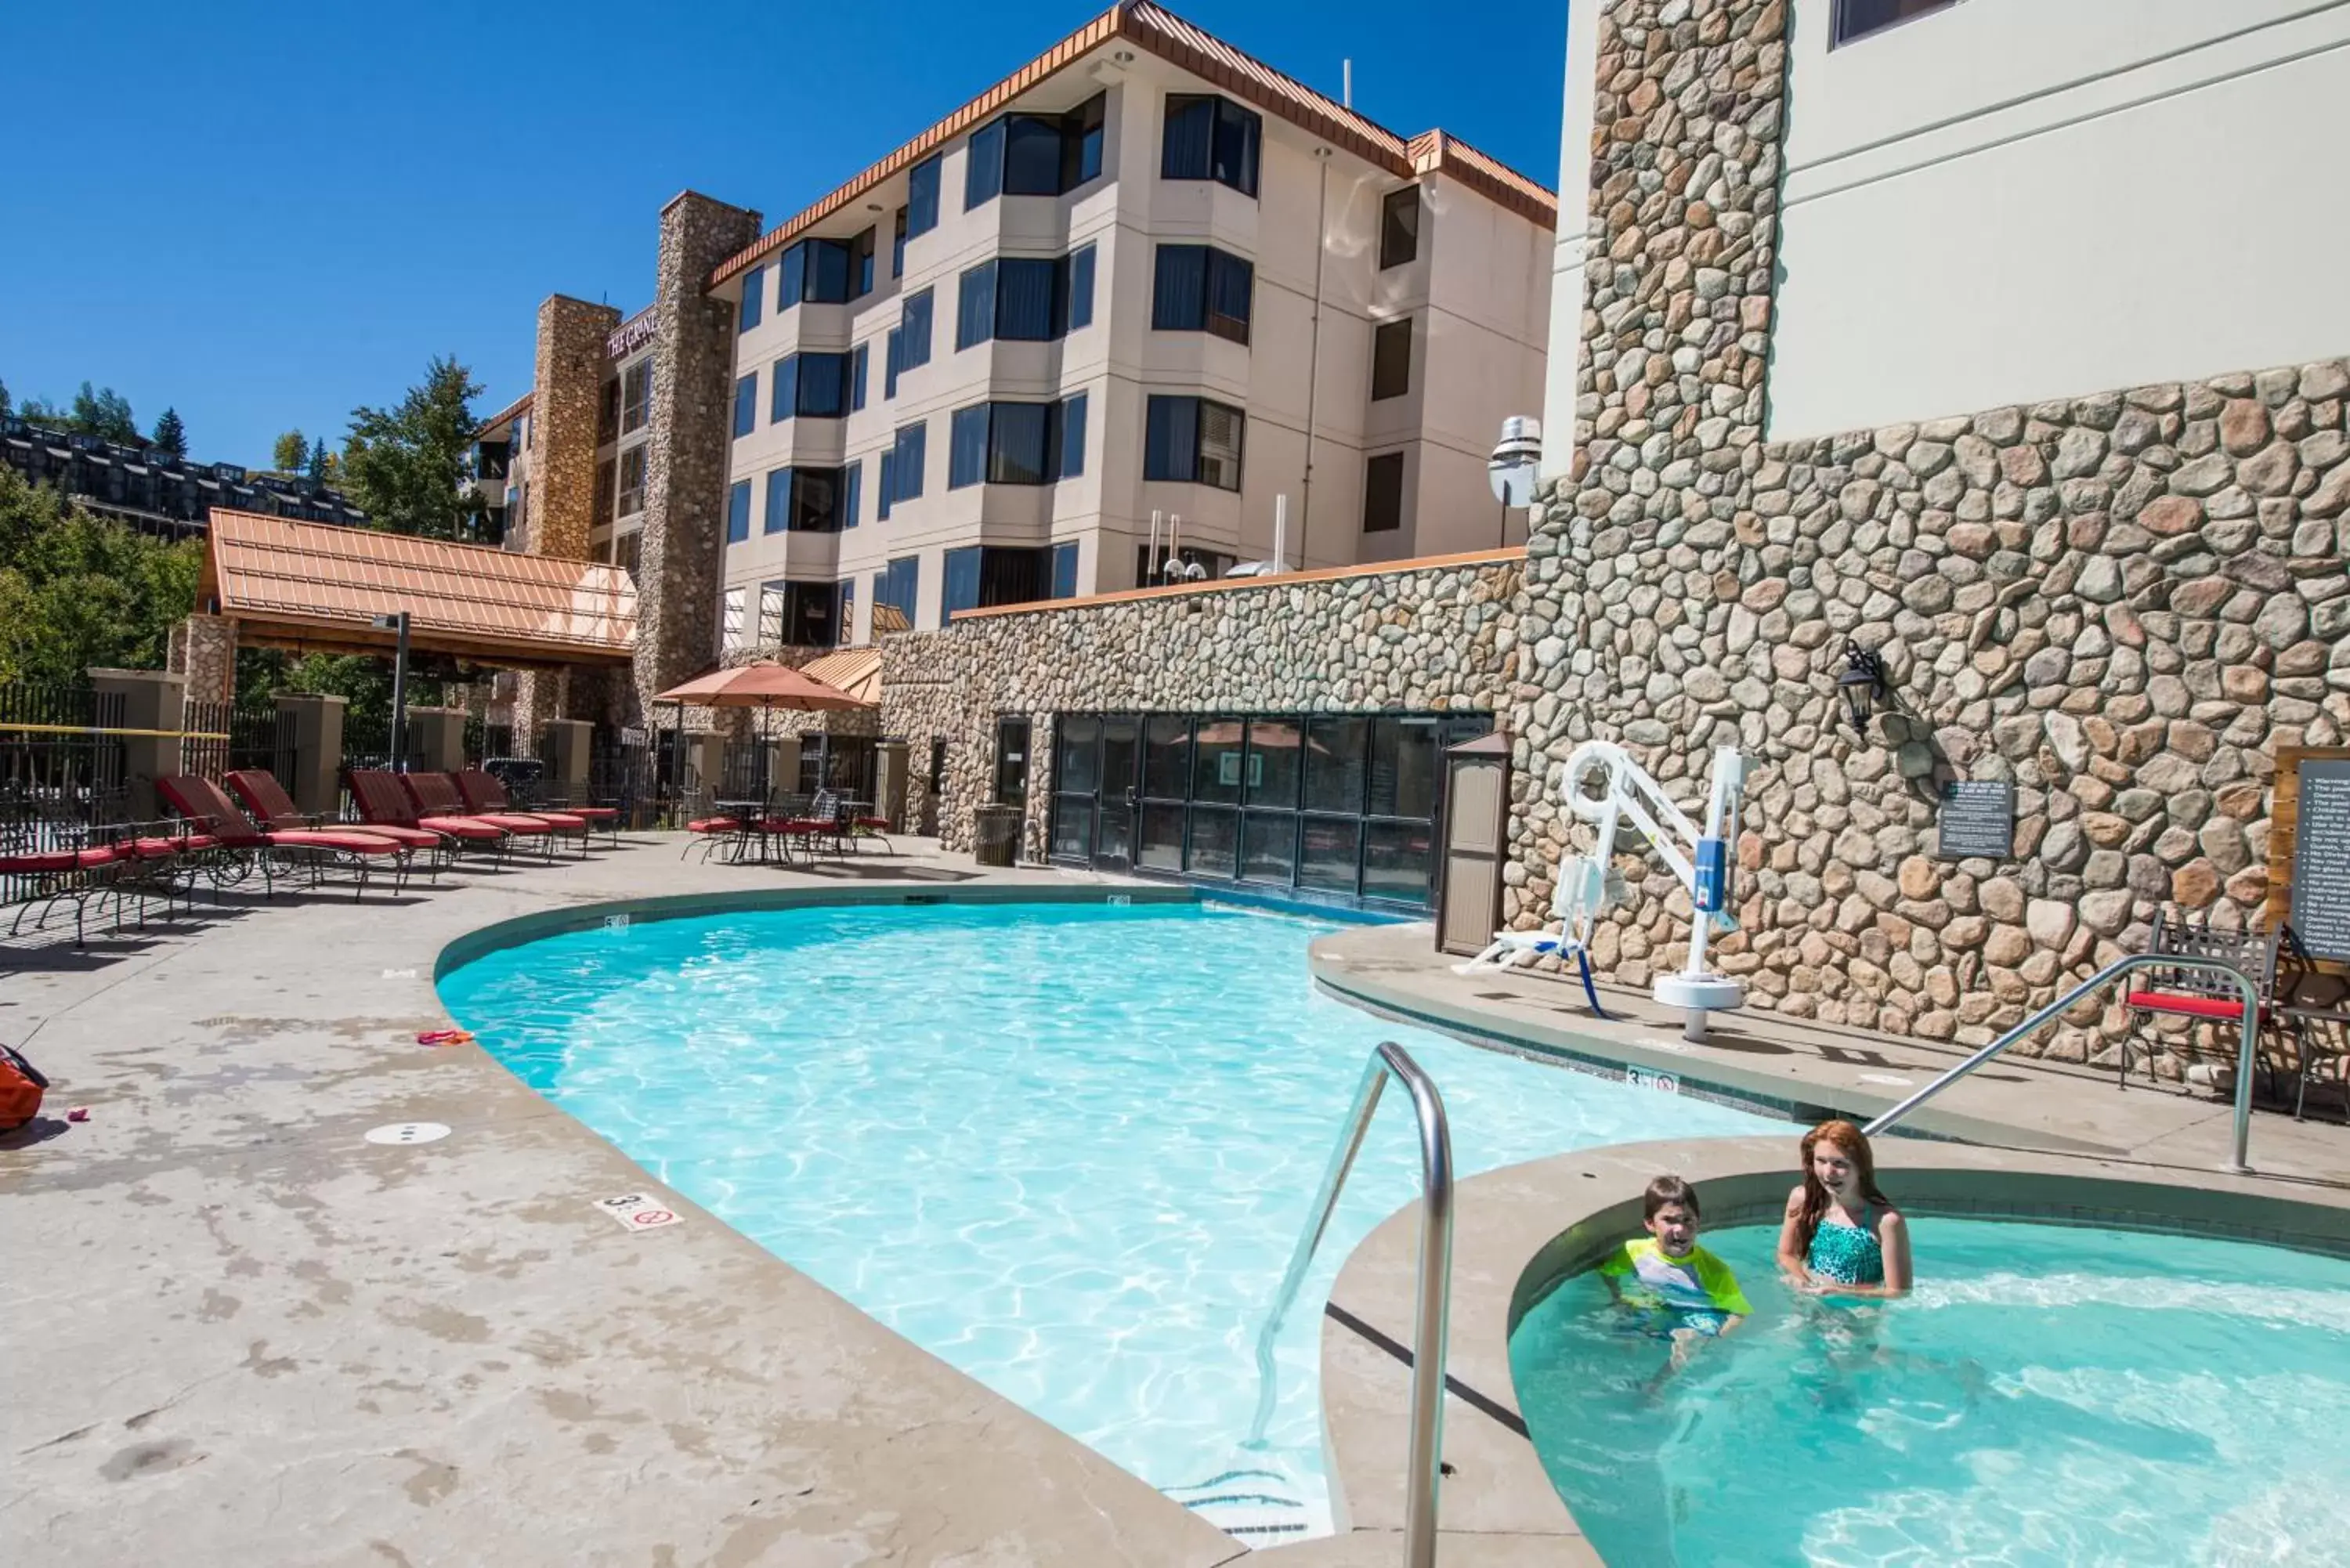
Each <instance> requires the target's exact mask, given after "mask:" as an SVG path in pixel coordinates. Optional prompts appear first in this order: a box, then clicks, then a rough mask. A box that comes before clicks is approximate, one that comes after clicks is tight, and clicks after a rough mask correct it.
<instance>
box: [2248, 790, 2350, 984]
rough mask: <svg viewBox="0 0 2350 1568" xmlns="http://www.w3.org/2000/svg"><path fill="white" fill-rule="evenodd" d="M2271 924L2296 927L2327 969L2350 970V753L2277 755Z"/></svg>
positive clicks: (2296, 932)
mask: <svg viewBox="0 0 2350 1568" xmlns="http://www.w3.org/2000/svg"><path fill="white" fill-rule="evenodd" d="M2266 914H2267V919H2268V923H2269V925H2270V926H2271V928H2272V929H2273V928H2274V927H2275V926H2276V925H2278V924H2279V923H2281V922H2282V923H2289V924H2291V925H2292V927H2293V935H2294V936H2296V937H2298V938H2300V939H2301V945H2302V946H2303V948H2305V949H2306V950H2308V952H2309V955H2310V957H2312V958H2314V959H2316V960H2319V961H2320V963H2319V966H2318V967H2319V968H2321V969H2324V970H2326V971H2330V972H2333V973H2337V974H2338V973H2342V972H2345V967H2350V749H2345V748H2341V747H2329V748H2318V747H2284V748H2281V749H2279V751H2278V752H2277V761H2276V791H2275V795H2274V805H2272V807H2271V808H2270V815H2269V897H2268V904H2267V908H2266Z"/></svg>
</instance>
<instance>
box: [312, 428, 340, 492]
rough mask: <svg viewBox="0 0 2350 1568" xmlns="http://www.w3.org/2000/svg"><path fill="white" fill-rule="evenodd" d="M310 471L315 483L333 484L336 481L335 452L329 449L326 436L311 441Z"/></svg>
mask: <svg viewBox="0 0 2350 1568" xmlns="http://www.w3.org/2000/svg"><path fill="white" fill-rule="evenodd" d="M309 472H310V482H311V483H314V484H332V483H334V481H335V454H334V453H333V452H330V451H328V448H327V438H326V437H324V436H320V437H319V438H318V439H317V441H312V442H311V443H310V470H309Z"/></svg>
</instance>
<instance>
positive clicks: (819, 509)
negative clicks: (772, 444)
mask: <svg viewBox="0 0 2350 1568" xmlns="http://www.w3.org/2000/svg"><path fill="white" fill-rule="evenodd" d="M844 472H846V471H844V470H842V469H837V468H778V469H775V470H774V471H773V472H770V473H769V474H768V475H767V521H766V526H765V530H764V531H765V532H767V533H769V534H785V533H791V534H836V533H838V532H839V531H840V528H841V525H842V524H841V521H840V510H841V503H842V501H843V499H844V496H843V492H844V489H845V485H844V483H843V479H842V475H843V473H844Z"/></svg>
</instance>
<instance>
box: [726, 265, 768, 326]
mask: <svg viewBox="0 0 2350 1568" xmlns="http://www.w3.org/2000/svg"><path fill="white" fill-rule="evenodd" d="M766 304H767V269H766V266H765V265H764V264H762V265H758V266H754V267H753V268H752V269H751V270H750V271H748V272H746V273H744V274H743V303H742V304H741V305H740V306H737V307H736V309H735V317H734V330H735V333H736V334H737V335H738V336H739V335H741V334H742V333H745V332H748V331H750V330H751V329H752V328H753V327H756V326H758V325H759V321H760V317H761V316H762V315H763V314H764V311H765V308H766Z"/></svg>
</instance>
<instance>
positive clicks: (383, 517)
mask: <svg viewBox="0 0 2350 1568" xmlns="http://www.w3.org/2000/svg"><path fill="white" fill-rule="evenodd" d="M481 395H482V389H481V387H480V386H479V385H478V384H477V383H476V382H475V381H474V380H473V375H472V373H471V372H470V371H468V370H467V369H465V367H463V365H460V364H459V363H457V361H456V359H455V358H453V357H452V358H434V359H433V360H432V361H431V362H430V363H429V364H428V365H427V366H426V368H425V373H424V380H423V382H422V384H421V385H419V386H414V387H411V388H410V389H408V395H407V396H406V397H405V398H403V399H401V400H400V403H399V404H398V406H396V407H394V408H390V409H373V408H365V407H362V408H358V409H354V410H351V430H350V437H349V439H348V441H345V442H344V445H343V459H342V462H341V465H340V467H341V483H342V484H343V487H344V488H345V489H347V490H348V491H349V492H350V494H351V498H352V499H353V500H354V501H356V502H357V503H358V504H359V506H360V507H361V508H362V509H364V510H365V511H366V513H367V514H368V516H369V519H370V520H371V521H372V522H373V523H374V524H375V525H376V526H377V527H379V528H389V529H390V530H391V531H393V532H394V533H399V534H421V535H426V536H427V537H429V538H434V539H462V538H469V537H471V536H473V533H474V531H475V528H476V525H477V524H478V522H479V518H480V510H479V508H478V507H477V506H475V505H474V504H473V503H472V502H470V501H467V500H464V499H463V498H461V497H460V496H459V494H458V492H457V486H458V483H459V482H460V481H461V480H462V479H463V476H464V471H465V462H466V459H467V456H468V454H469V453H470V452H472V449H473V434H474V431H476V430H477V429H479V428H480V427H479V425H478V424H477V422H476V421H475V420H474V418H473V408H472V406H471V405H472V402H473V399H475V398H478V397H480V396H481Z"/></svg>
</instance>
